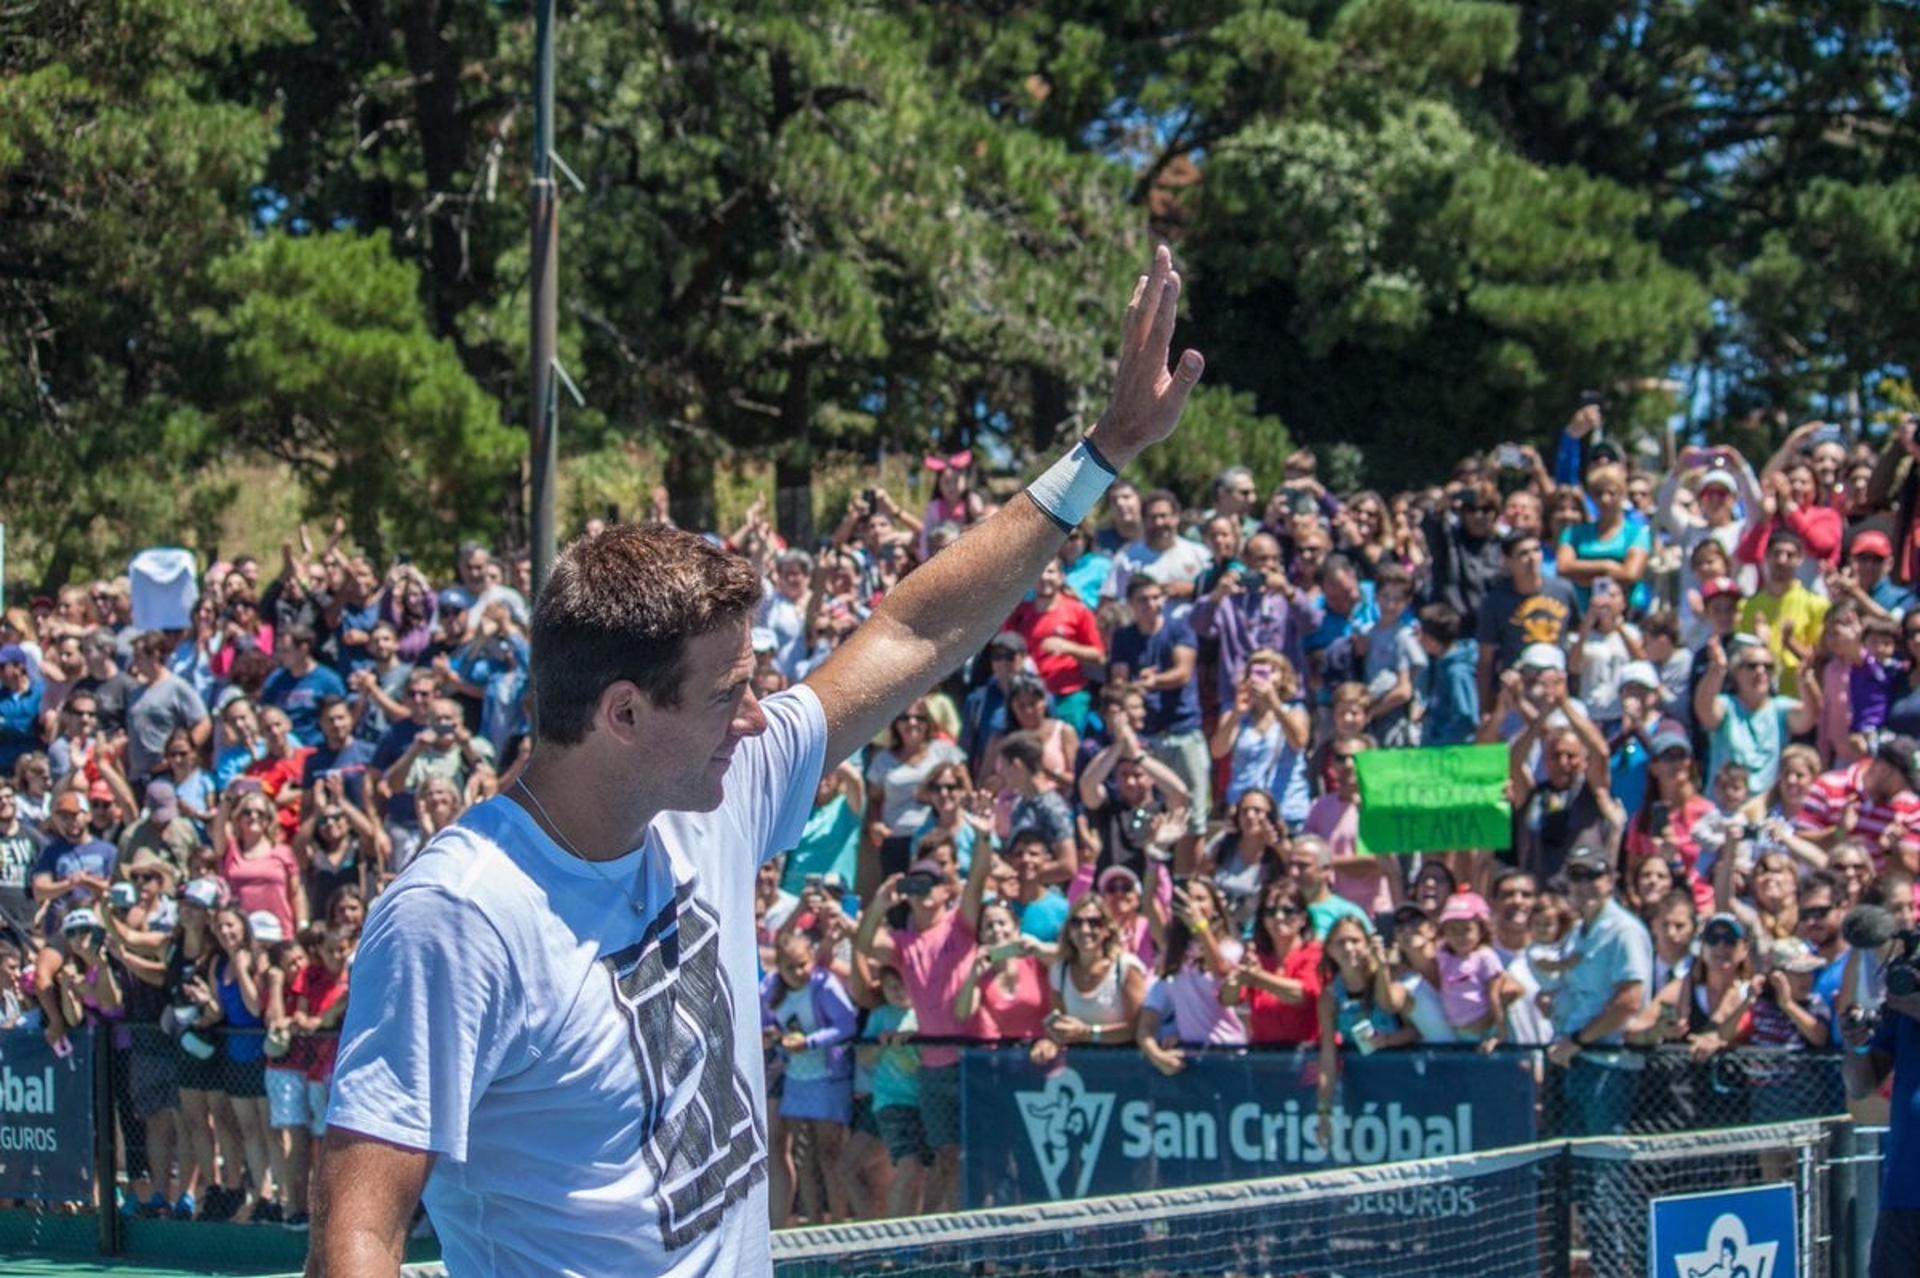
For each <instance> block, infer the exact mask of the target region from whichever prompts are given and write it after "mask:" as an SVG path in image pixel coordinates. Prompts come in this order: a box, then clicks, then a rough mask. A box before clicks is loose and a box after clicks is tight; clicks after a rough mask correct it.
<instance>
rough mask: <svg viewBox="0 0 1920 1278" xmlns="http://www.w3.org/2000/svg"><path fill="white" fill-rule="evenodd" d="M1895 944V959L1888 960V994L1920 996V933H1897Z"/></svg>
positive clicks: (1908, 931)
mask: <svg viewBox="0 0 1920 1278" xmlns="http://www.w3.org/2000/svg"><path fill="white" fill-rule="evenodd" d="M1893 944H1894V951H1893V957H1892V958H1890V959H1888V960H1887V969H1886V970H1887V993H1889V994H1892V995H1895V996H1899V997H1904V996H1906V995H1908V994H1920V931H1916V930H1915V929H1913V928H1908V929H1907V930H1906V931H1904V932H1895V933H1894V934H1893Z"/></svg>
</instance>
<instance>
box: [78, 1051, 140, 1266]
mask: <svg viewBox="0 0 1920 1278" xmlns="http://www.w3.org/2000/svg"><path fill="white" fill-rule="evenodd" d="M87 1036H88V1038H89V1039H90V1040H91V1041H90V1043H89V1045H88V1050H89V1051H91V1052H92V1053H93V1060H92V1062H91V1064H92V1066H93V1193H94V1201H95V1202H96V1203H97V1204H98V1208H97V1211H98V1223H99V1243H100V1254H101V1255H103V1256H118V1255H121V1254H122V1253H124V1252H125V1251H126V1236H125V1234H124V1233H123V1232H122V1230H123V1226H124V1223H125V1222H124V1221H122V1219H121V1217H120V1207H119V1204H117V1203H115V1202H114V1200H113V1190H114V1180H115V1177H114V1165H115V1148H114V1140H113V1130H114V1129H113V1124H114V1108H113V1085H114V1077H113V1075H114V1071H115V1070H116V1069H124V1068H126V1063H125V1062H124V1061H121V1060H119V1059H118V1058H116V1057H115V1055H114V1052H113V1036H112V1035H111V1034H109V1033H107V1032H105V1031H104V1030H102V1029H101V1027H99V1026H94V1027H92V1028H90V1029H89V1030H87ZM127 1193H128V1195H132V1193H133V1182H132V1181H131V1180H129V1181H128V1182H127Z"/></svg>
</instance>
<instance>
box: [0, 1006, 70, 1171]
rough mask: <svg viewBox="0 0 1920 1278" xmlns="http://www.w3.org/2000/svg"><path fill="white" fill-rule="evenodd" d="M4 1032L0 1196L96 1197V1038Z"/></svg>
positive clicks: (1, 1036) (0, 1045)
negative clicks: (59, 1052)
mask: <svg viewBox="0 0 1920 1278" xmlns="http://www.w3.org/2000/svg"><path fill="white" fill-rule="evenodd" d="M67 1042H68V1043H69V1044H70V1045H71V1046H72V1048H73V1050H72V1051H71V1052H69V1053H68V1054H67V1055H66V1056H64V1057H60V1056H55V1055H54V1052H53V1049H52V1048H51V1047H49V1046H47V1040H46V1038H45V1036H44V1035H42V1034H41V1032H40V1031H39V1030H37V1029H14V1030H8V1031H6V1032H5V1033H0V1198H36V1199H44V1200H47V1201H51V1202H91V1201H92V1199H93V1036H92V1035H90V1034H86V1033H78V1034H73V1035H70V1036H69V1037H68V1038H67Z"/></svg>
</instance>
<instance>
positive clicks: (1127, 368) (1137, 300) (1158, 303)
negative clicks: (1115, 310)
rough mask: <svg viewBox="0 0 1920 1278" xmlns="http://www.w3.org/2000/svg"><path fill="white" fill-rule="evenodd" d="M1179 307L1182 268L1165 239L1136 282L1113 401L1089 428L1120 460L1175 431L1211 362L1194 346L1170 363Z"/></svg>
mask: <svg viewBox="0 0 1920 1278" xmlns="http://www.w3.org/2000/svg"><path fill="white" fill-rule="evenodd" d="M1179 309H1180V274H1179V272H1177V271H1175V270H1174V269H1173V254H1172V253H1170V252H1169V251H1168V250H1167V247H1166V245H1164V244H1163V245H1161V246H1160V247H1159V248H1157V249H1155V250H1154V253H1153V266H1152V268H1151V269H1150V270H1149V271H1148V272H1147V273H1146V274H1145V275H1142V276H1141V277H1140V278H1139V280H1138V281H1137V282H1136V283H1135V284H1134V288H1133V298H1132V300H1131V301H1129V302H1128V303H1127V318H1126V325H1125V328H1124V330H1123V331H1122V334H1121V339H1120V363H1119V367H1118V369H1117V370H1116V371H1115V373H1114V379H1113V402H1112V403H1111V404H1110V405H1109V406H1108V408H1107V411H1106V412H1105V413H1104V414H1102V416H1101V418H1100V420H1099V421H1098V422H1097V423H1095V425H1094V428H1093V430H1092V431H1091V432H1089V434H1090V437H1091V438H1092V439H1093V441H1094V444H1095V445H1096V446H1097V447H1098V448H1099V449H1100V451H1101V452H1102V453H1103V454H1104V455H1105V456H1106V458H1107V460H1109V461H1111V462H1112V463H1113V464H1114V465H1116V466H1124V465H1126V464H1127V463H1128V462H1130V461H1132V460H1133V459H1134V458H1135V457H1136V456H1138V455H1139V454H1140V453H1141V452H1142V451H1143V450H1144V449H1145V448H1146V447H1147V446H1148V445H1150V444H1154V443H1158V442H1159V441H1160V440H1163V439H1165V438H1166V437H1167V436H1169V435H1171V434H1173V429H1174V427H1175V426H1177V425H1178V424H1179V422H1180V413H1181V410H1182V409H1184V408H1185V407H1186V405H1187V396H1188V395H1189V394H1191V393H1192V392H1193V388H1194V386H1195V385H1196V384H1197V383H1198V382H1199V381H1200V374H1201V372H1202V371H1203V370H1204V369H1205V368H1206V363H1207V362H1206V360H1205V359H1203V358H1202V357H1201V355H1200V352H1198V351H1192V350H1189V351H1185V352H1182V354H1181V356H1180V363H1179V366H1178V367H1177V368H1175V369H1169V368H1168V367H1167V357H1168V353H1169V350H1170V348H1171V346H1172V342H1173V324H1174V317H1175V315H1176V313H1177V312H1178V311H1179Z"/></svg>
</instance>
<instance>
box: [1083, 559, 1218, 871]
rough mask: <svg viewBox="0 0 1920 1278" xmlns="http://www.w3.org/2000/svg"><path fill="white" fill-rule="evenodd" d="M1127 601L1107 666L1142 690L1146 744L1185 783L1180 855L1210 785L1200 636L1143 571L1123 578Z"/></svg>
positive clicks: (1194, 832) (1202, 814) (1200, 824)
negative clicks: (1128, 620)
mask: <svg viewBox="0 0 1920 1278" xmlns="http://www.w3.org/2000/svg"><path fill="white" fill-rule="evenodd" d="M1127 607H1128V609H1129V610H1130V611H1131V612H1132V613H1133V623H1132V624H1131V625H1126V626H1122V627H1121V628H1120V629H1119V630H1117V631H1115V632H1114V635H1113V653H1112V658H1111V660H1110V661H1109V663H1108V670H1109V672H1110V674H1111V677H1112V678H1113V680H1114V681H1115V682H1116V683H1132V684H1135V685H1137V686H1139V687H1140V688H1141V689H1142V690H1144V691H1145V692H1146V694H1147V726H1146V734H1145V735H1146V739H1147V748H1148V749H1149V750H1151V751H1152V752H1153V757H1154V758H1156V759H1158V760H1160V762H1162V763H1164V764H1166V765H1167V766H1168V767H1169V768H1172V769H1173V771H1174V773H1175V774H1176V775H1177V776H1179V778H1180V780H1181V781H1182V782H1183V783H1184V784H1185V785H1186V787H1187V794H1188V796H1189V798H1190V800H1191V802H1190V803H1189V806H1188V808H1187V839H1186V844H1187V846H1183V847H1182V848H1181V852H1182V854H1183V855H1184V854H1185V853H1187V852H1188V851H1190V849H1191V845H1192V844H1194V843H1197V842H1199V839H1200V836H1201V835H1202V834H1205V833H1206V830H1207V797H1208V794H1209V793H1210V792H1211V789H1212V782H1211V778H1210V776H1209V769H1210V768H1211V766H1212V758H1211V756H1209V754H1208V753H1207V740H1206V735H1205V734H1204V733H1202V732H1201V731H1200V689H1199V686H1198V684H1197V683H1196V682H1195V679H1194V664H1195V662H1196V661H1198V660H1199V656H1200V641H1199V640H1197V639H1195V638H1194V636H1193V627H1192V626H1189V625H1188V624H1187V623H1186V621H1185V620H1179V621H1175V620H1171V619H1169V618H1168V616H1167V594H1166V591H1165V590H1164V589H1163V588H1162V587H1161V585H1160V583H1159V582H1157V581H1154V580H1153V579H1152V578H1150V577H1148V576H1146V575H1145V574H1144V573H1142V574H1139V575H1137V576H1135V577H1134V578H1133V580H1131V581H1129V582H1128V583H1127Z"/></svg>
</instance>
